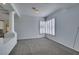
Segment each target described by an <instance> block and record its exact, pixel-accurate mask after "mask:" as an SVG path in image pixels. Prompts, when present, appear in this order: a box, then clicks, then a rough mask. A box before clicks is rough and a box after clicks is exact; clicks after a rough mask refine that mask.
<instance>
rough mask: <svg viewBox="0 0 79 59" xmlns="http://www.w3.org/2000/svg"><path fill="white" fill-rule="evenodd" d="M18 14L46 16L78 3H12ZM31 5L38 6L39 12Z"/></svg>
mask: <svg viewBox="0 0 79 59" xmlns="http://www.w3.org/2000/svg"><path fill="white" fill-rule="evenodd" d="M14 5H15V6H16V8H17V10H18V12H19V13H20V15H29V16H37V17H46V16H48V15H50V14H51V13H54V12H56V11H57V10H64V9H66V10H67V9H68V8H71V7H73V6H76V5H79V4H77V3H15V4H14ZM32 7H35V8H38V9H39V13H35V12H34V11H33V9H32Z"/></svg>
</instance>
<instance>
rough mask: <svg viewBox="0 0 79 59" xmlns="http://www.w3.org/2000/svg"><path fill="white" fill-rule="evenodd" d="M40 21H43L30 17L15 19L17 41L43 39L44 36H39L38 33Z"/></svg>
mask: <svg viewBox="0 0 79 59" xmlns="http://www.w3.org/2000/svg"><path fill="white" fill-rule="evenodd" d="M40 20H44V19H43V18H38V17H32V16H22V17H20V18H15V31H16V32H17V36H18V39H31V38H40V37H44V35H40V33H39V30H40V29H39V26H40V24H39V21H40Z"/></svg>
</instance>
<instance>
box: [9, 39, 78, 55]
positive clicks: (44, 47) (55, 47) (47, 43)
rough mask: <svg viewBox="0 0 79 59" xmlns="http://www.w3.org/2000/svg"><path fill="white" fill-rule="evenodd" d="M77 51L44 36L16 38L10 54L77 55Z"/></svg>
mask: <svg viewBox="0 0 79 59" xmlns="http://www.w3.org/2000/svg"><path fill="white" fill-rule="evenodd" d="M77 54H79V53H78V52H76V51H74V50H72V49H69V48H67V47H65V46H63V45H61V44H58V43H56V42H54V41H52V40H49V39H46V38H37V39H26V40H18V43H17V45H16V46H15V47H14V49H13V50H12V51H11V53H10V55H77Z"/></svg>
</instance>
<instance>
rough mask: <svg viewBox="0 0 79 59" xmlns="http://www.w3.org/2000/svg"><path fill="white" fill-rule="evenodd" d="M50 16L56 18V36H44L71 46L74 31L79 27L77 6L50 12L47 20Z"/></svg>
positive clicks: (78, 8) (78, 9)
mask: <svg viewBox="0 0 79 59" xmlns="http://www.w3.org/2000/svg"><path fill="white" fill-rule="evenodd" d="M52 17H55V18H56V36H55V37H52V36H49V35H46V36H47V37H48V38H49V39H52V40H54V41H57V42H58V43H61V44H63V45H65V46H67V47H70V48H73V44H74V40H75V35H76V31H77V28H78V27H79V7H74V8H71V9H68V10H63V11H60V12H57V13H55V14H51V15H50V16H48V18H47V19H48V20H49V19H51V18H52ZM78 39H79V38H78Z"/></svg>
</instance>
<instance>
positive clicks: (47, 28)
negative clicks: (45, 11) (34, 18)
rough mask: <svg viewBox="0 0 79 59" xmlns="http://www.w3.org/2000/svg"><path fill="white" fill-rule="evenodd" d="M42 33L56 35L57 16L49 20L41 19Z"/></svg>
mask: <svg viewBox="0 0 79 59" xmlns="http://www.w3.org/2000/svg"><path fill="white" fill-rule="evenodd" d="M40 34H51V35H53V36H54V35H55V18H53V19H51V20H47V21H40Z"/></svg>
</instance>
